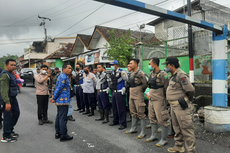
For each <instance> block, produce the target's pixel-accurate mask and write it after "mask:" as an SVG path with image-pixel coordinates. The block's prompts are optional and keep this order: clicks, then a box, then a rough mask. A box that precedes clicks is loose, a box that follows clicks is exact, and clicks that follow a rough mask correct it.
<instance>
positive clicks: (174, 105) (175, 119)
mask: <svg viewBox="0 0 230 153" xmlns="http://www.w3.org/2000/svg"><path fill="white" fill-rule="evenodd" d="M169 103H170V107H171V118H172V125H173V129H174V131H175V133H176V134H175V136H174V140H175V141H176V142H175V146H177V147H182V146H183V144H184V142H185V146H186V148H187V150H188V153H195V152H196V149H195V146H196V138H195V134H194V130H193V124H192V117H191V115H190V108H186V109H185V110H183V109H182V108H181V106H180V104H179V103H178V101H169ZM188 106H189V104H188Z"/></svg>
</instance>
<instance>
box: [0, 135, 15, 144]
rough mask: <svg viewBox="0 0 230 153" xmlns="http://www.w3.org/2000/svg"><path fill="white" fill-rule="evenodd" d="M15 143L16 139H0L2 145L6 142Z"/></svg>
mask: <svg viewBox="0 0 230 153" xmlns="http://www.w3.org/2000/svg"><path fill="white" fill-rule="evenodd" d="M15 141H17V138H13V137H11V136H9V137H4V138H2V140H1V142H3V143H6V142H15Z"/></svg>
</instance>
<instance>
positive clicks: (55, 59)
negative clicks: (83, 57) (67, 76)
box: [42, 43, 74, 68]
mask: <svg viewBox="0 0 230 153" xmlns="http://www.w3.org/2000/svg"><path fill="white" fill-rule="evenodd" d="M72 49H73V44H72V43H68V44H66V45H65V46H63V47H62V48H60V49H58V50H56V51H55V52H53V53H52V54H50V55H49V56H47V57H46V58H45V59H44V60H43V63H42V64H44V65H48V66H49V67H53V68H54V67H58V68H62V66H63V64H64V62H63V61H62V59H65V58H69V57H71V54H72ZM72 65H73V67H74V63H73V64H72Z"/></svg>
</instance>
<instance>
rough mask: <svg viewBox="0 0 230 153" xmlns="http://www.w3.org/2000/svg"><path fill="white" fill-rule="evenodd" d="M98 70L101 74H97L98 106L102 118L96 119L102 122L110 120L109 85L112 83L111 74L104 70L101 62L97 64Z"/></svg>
mask: <svg viewBox="0 0 230 153" xmlns="http://www.w3.org/2000/svg"><path fill="white" fill-rule="evenodd" d="M97 71H98V72H99V74H96V82H97V84H96V90H97V97H98V107H99V113H100V118H99V119H95V120H96V121H102V120H104V121H103V122H102V123H103V124H105V123H108V122H109V111H110V103H109V95H108V94H109V91H110V89H109V86H110V84H111V81H110V78H109V75H108V74H106V73H105V72H104V69H103V67H102V65H101V64H98V65H97Z"/></svg>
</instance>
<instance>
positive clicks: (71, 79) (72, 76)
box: [67, 74, 75, 121]
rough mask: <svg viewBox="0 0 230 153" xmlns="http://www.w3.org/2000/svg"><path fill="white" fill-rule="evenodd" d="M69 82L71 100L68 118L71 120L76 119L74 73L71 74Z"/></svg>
mask: <svg viewBox="0 0 230 153" xmlns="http://www.w3.org/2000/svg"><path fill="white" fill-rule="evenodd" d="M69 84H70V102H69V109H68V114H67V119H68V120H69V121H75V119H74V118H73V116H72V112H73V109H72V104H73V102H74V84H75V78H74V75H73V74H70V75H69Z"/></svg>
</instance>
